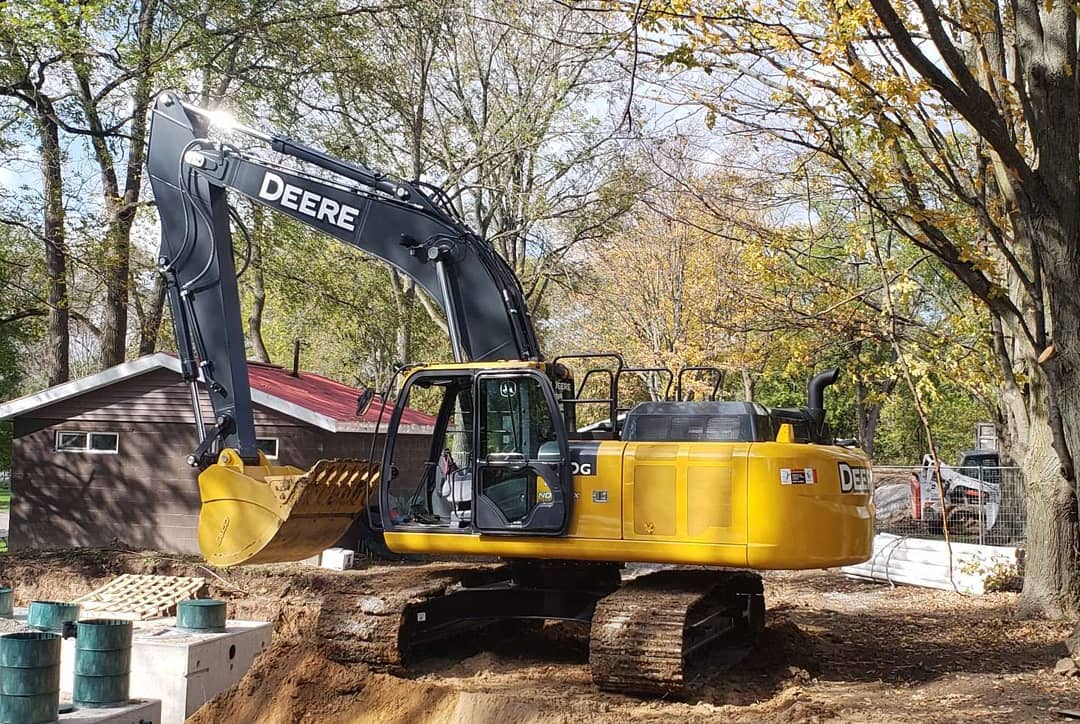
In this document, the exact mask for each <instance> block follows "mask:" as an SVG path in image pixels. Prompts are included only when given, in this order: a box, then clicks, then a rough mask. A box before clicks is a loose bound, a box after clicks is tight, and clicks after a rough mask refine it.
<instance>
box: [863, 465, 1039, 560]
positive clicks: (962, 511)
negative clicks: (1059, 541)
mask: <svg viewBox="0 0 1080 724" xmlns="http://www.w3.org/2000/svg"><path fill="white" fill-rule="evenodd" d="M941 488H942V489H943V490H944V494H945V504H944V506H943V505H942V504H941V493H940V492H939V488H938V485H937V480H936V475H935V470H934V466H933V465H920V464H915V465H875V466H874V503H875V507H876V508H877V532H879V533H892V534H894V535H900V536H907V537H912V538H936V539H942V538H944V537H945V530H944V529H945V525H948V529H949V537H950V538H951V539H952V540H954V541H957V542H961V543H978V544H981V545H994V546H1022V545H1023V544H1024V536H1025V533H1026V526H1025V523H1026V515H1025V510H1024V475H1023V472H1022V471H1021V469H1020V468H1016V467H988V466H979V467H964V468H959V467H958V468H953V467H950V466H948V465H942V466H941Z"/></svg>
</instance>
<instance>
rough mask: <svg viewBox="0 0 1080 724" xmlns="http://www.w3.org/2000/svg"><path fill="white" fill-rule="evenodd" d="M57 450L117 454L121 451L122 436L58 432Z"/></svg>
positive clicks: (102, 433)
mask: <svg viewBox="0 0 1080 724" xmlns="http://www.w3.org/2000/svg"><path fill="white" fill-rule="evenodd" d="M56 449H57V450H58V451H60V452H87V453H106V454H115V453H116V452H117V451H119V449H120V435H119V434H118V433H115V432H74V431H70V430H57V431H56Z"/></svg>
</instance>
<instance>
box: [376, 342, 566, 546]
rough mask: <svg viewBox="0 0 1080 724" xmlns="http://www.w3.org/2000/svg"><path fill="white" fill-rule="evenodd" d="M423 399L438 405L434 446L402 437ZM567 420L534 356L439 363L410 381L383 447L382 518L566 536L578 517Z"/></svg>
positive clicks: (393, 522) (414, 525)
mask: <svg viewBox="0 0 1080 724" xmlns="http://www.w3.org/2000/svg"><path fill="white" fill-rule="evenodd" d="M414 400H423V402H422V403H421V404H425V405H426V406H428V407H429V409H430V408H435V409H437V410H438V413H437V417H436V423H435V427H434V430H433V433H432V436H431V439H430V443H429V445H428V446H427V449H426V450H415V449H411V448H410V446H411V445H414V444H416V443H410V442H406V439H405V438H403V437H399V436H398V435H397V432H398V430H399V429H400V425H401V416H402V414H403V411H404V410H405V409H406V408H407V407H408V406H410V404H411V403H412V402H413V401H414ZM568 459H569V452H568V445H567V438H566V428H565V423H564V420H563V418H562V414H561V410H560V406H559V401H558V399H557V398H556V396H555V391H554V387H553V385H552V382H551V380H550V379H549V378H548V377H547V375H545V374H544V372H543V371H541V370H540V369H538V368H537V366H536V365H533V364H528V363H524V364H502V365H498V366H491V367H488V366H485V367H484V368H477V369H472V368H461V367H459V366H453V367H431V368H422V369H420V370H418V371H416V372H413V373H412V374H411V375H410V376H409V377H408V379H407V380H406V381H405V382H404V384H403V386H402V390H401V393H400V396H399V398H398V402H397V405H396V407H395V411H394V414H393V415H392V416H391V418H390V424H389V431H388V433H387V437H386V442H385V446H384V453H383V463H382V466H383V469H384V470H387V471H389V474H388V476H387V479H386V480H385V481H384V484H383V485H382V486H380V490H379V510H380V517H381V521H382V525H383V526H384V528H386V529H391V530H406V531H407V530H412V531H421V530H427V531H430V532H469V533H471V532H483V533H487V534H495V535H533V536H535V535H561V534H564V533H565V532H566V528H567V525H568V522H569V519H570V500H571V499H572V496H571V495H568V491H570V490H571V487H570V485H571V477H570V469H569V465H568V464H566V461H567V460H568Z"/></svg>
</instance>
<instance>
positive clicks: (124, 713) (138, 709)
mask: <svg viewBox="0 0 1080 724" xmlns="http://www.w3.org/2000/svg"><path fill="white" fill-rule="evenodd" d="M59 721H60V724H147V722H152V723H153V724H158V722H160V721H161V702H160V701H154V700H150V699H135V700H132V701H130V702H128V703H126V704H123V705H118V706H110V707H103V708H101V709H75V710H74V711H66V712H64V713H63V714H61V715H60V720H59Z"/></svg>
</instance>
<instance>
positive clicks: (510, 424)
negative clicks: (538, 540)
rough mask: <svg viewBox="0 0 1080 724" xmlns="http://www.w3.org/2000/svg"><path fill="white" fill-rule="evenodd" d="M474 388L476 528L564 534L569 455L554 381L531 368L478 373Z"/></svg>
mask: <svg viewBox="0 0 1080 724" xmlns="http://www.w3.org/2000/svg"><path fill="white" fill-rule="evenodd" d="M475 384H476V388H475V394H474V396H473V399H474V400H476V405H477V408H476V415H475V416H474V420H475V436H476V438H475V439H476V442H475V445H474V449H475V450H476V458H475V461H476V474H475V475H474V476H473V500H474V508H473V526H474V527H475V528H476V529H477V530H479V531H481V532H483V533H500V534H509V535H514V534H517V535H561V534H564V533H565V532H566V529H567V527H568V525H569V522H570V505H571V502H570V501H571V500H572V488H571V478H570V466H569V462H568V461H569V459H570V454H569V448H568V445H567V441H566V430H565V427H564V425H563V421H562V417H561V416H560V415H559V411H558V407H557V405H556V402H555V396H554V394H553V393H552V389H551V383H550V381H549V380H548V379H547V378H546V377H545V376H544V375H542V374H541V373H539V372H534V371H531V370H529V371H514V372H504V373H495V372H492V373H481V374H479V375H477V376H476V382H475Z"/></svg>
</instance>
